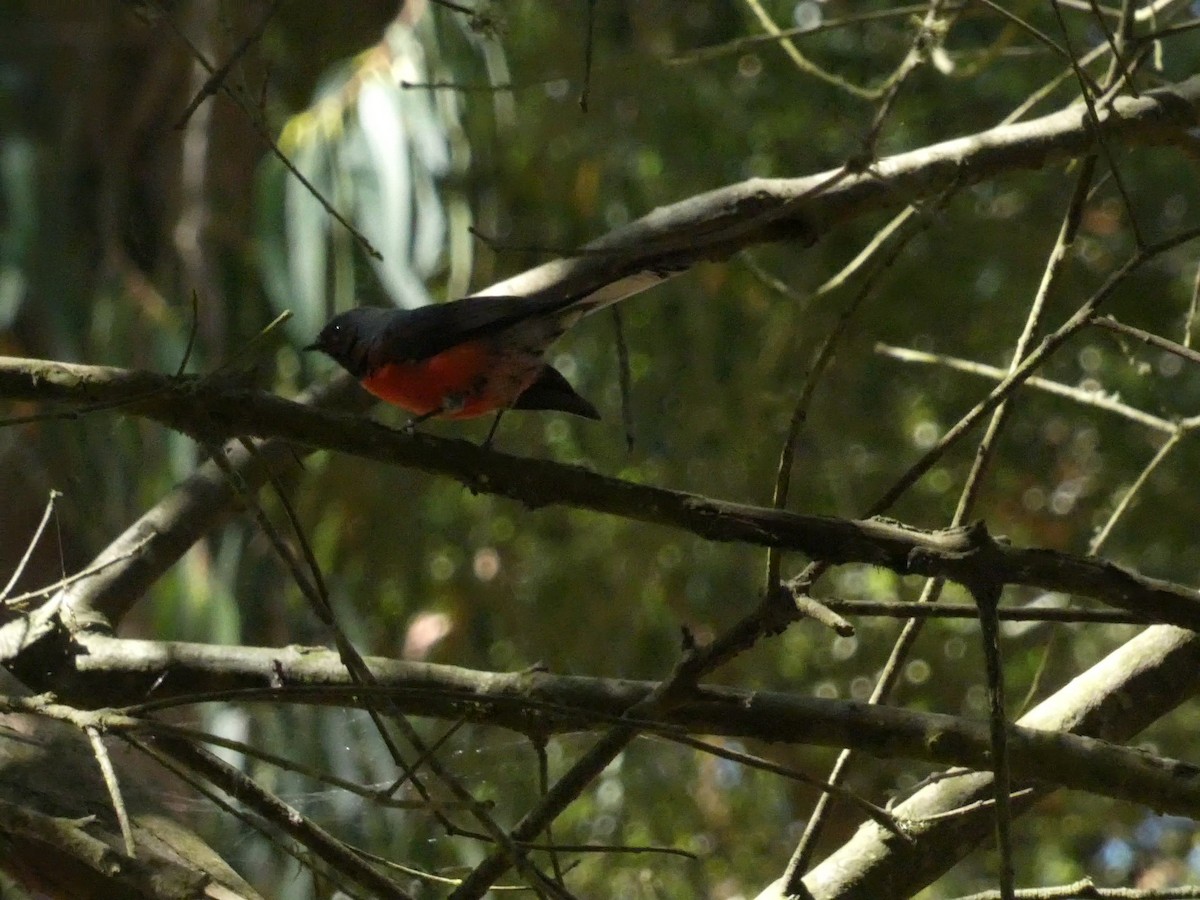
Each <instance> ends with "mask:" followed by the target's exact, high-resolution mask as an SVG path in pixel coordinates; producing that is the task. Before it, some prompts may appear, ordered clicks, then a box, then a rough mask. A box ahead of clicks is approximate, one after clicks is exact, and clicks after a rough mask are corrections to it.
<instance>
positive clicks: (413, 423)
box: [404, 406, 446, 434]
mask: <svg viewBox="0 0 1200 900" xmlns="http://www.w3.org/2000/svg"><path fill="white" fill-rule="evenodd" d="M445 411H446V408H445V407H443V406H439V407H438V408H437V409H431V410H430V411H429V412H427V413H422V414H421V415H419V416H416V417H415V418H412V419H409V420H408V422H407V423H406V424H405V426H404V433H405V434H412V433H413V431H415V430H416V427H417V426H418V425H420V424H421V423H422V422H428V421H429V420H430V419H432V418H433V417H434V416H440V415H441V414H442V413H444V412H445Z"/></svg>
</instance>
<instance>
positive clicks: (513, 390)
mask: <svg viewBox="0 0 1200 900" xmlns="http://www.w3.org/2000/svg"><path fill="white" fill-rule="evenodd" d="M611 302H613V301H612V300H609V301H607V302H603V301H597V300H595V299H592V298H586V299H582V300H580V299H574V298H569V299H566V300H554V299H547V298H545V297H466V298H464V299H462V300H455V301H452V302H449V303H435V304H432V305H430V306H420V307H417V308H416V309H380V308H376V307H360V308H358V309H352V310H349V311H347V312H344V313H340V314H339V315H336V316H334V317H333V319H331V320H330V321H329V324H327V325H326V326H325V328H324V329H322V331H321V333H320V335H318V336H317V340H316V341H315V342H314V343H312V344H310V345H309V346H308V347H305V348H304V349H305V350H320V351H321V352H323V353H326V354H328V355H329V356H331V357H332V358H333V359H334V360H336V361H337V362H338V363H339V364H340V365H341V366H342V367H343V368H344V369H345V370H346V371H347V372H349V373H350V374H351V375H353V376H354V377H355V378H357V379H358V380H359V382H360V383H361V384H362V386H363V387H365V388H366V389H367V390H368V391H370V392H371V393H372V394H374V395H375V396H377V397H379V398H381V399H383V400H387V401H388V402H390V403H394V404H396V405H397V406H399V407H401V408H403V409H405V410H407V411H408V412H411V413H413V414H414V416H415V417H416V418H414V419H413V424H415V423H417V422H421V421H424V420H425V419H428V418H431V417H433V416H447V417H449V418H452V419H466V418H471V417H474V416H482V415H485V414H487V413H489V412H496V413H503V412H504V411H505V410H507V409H556V410H561V411H562V412H568V413H572V414H574V415H577V416H583V417H585V418H588V419H599V418H600V414H599V413H598V412H597V411H596V407H594V406H592V404H591V403H589V402H588V401H587V400H585V399H584V398H583V397H581V396H579V394H577V393H575V389H574V388H572V387H571V385H570V384H568V383H567V379H566V378H564V377H563V375H562V373H561V372H559V371H558V370H557V369H555V368H554V367H553V366H551V365H549V364H548V363H546V362H545V361H544V360H543V359H542V354H544V353H545V352H546V348H547V347H549V346H550V344H551V343H552V342H553V341H554V340H555V339H556V338H558V337H559V336H560V335H561V334H562V333H563V332H564V331H566V330H567V329H568V328H570V327H571V326H572V325H574V324H575V322H577V321H578V320H579V319H580V318H581V317H583V316H584V315H586V314H587V313H590V312H593V311H595V310H596V309H598V308H600V307H601V306H607V305H608V304H609V303H611ZM494 430H495V427H494V426H493V431H494ZM488 437H489V440H490V437H491V435H489V436H488ZM485 443H486V442H485Z"/></svg>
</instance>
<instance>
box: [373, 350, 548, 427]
mask: <svg viewBox="0 0 1200 900" xmlns="http://www.w3.org/2000/svg"><path fill="white" fill-rule="evenodd" d="M515 361H516V360H512V359H505V358H504V357H498V355H497V354H496V353H495V352H494V349H493V348H491V347H489V346H488V343H487V342H486V341H468V342H466V343H463V344H458V345H456V346H454V347H451V348H450V349H449V350H443V351H442V352H441V353H438V354H436V355H435V356H431V357H429V358H428V359H423V360H420V361H419V362H394V363H385V364H384V365H382V366H380V367H379V368H377V369H375V370H374V371H373V372H370V373H368V374H367V375H366V376H364V377H363V379H362V385H363V387H365V388H366V389H367V390H368V391H370V392H371V393H372V394H374V395H375V396H376V397H379V398H380V399H382V400H386V401H388V402H389V403H394V404H396V405H397V406H399V407H401V408H403V409H406V410H408V411H409V412H411V413H413V414H415V415H418V416H424V415H428V414H430V413H432V412H434V411H437V410H440V411H441V414H442V415H444V416H446V417H447V418H451V419H469V418H473V417H474V416H482V415H486V414H487V413H490V412H494V411H496V410H498V409H507V408H508V407H509V406H511V405H512V404H513V403H514V402H515V401H516V399H517V397H519V396H520V395H521V393H522V392H524V391H525V389H526V388H528V387H529V385H530V384H532V383H533V381H534V380H535V378H536V376H537V367H536V365H524V364H523V365H520V366H519V367H517V368H519V369H520V371H517V370H516V369H515V368H514V367H513V366H512V365H506V363H513V362H515ZM531 362H536V361H531Z"/></svg>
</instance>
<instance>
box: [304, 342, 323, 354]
mask: <svg viewBox="0 0 1200 900" xmlns="http://www.w3.org/2000/svg"><path fill="white" fill-rule="evenodd" d="M320 349H321V345H320V343H315V344H309V345H308V346H307V347H301V348H300V350H301V352H303V353H308V352H309V351H311V350H320Z"/></svg>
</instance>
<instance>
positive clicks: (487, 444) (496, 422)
mask: <svg viewBox="0 0 1200 900" xmlns="http://www.w3.org/2000/svg"><path fill="white" fill-rule="evenodd" d="M504 413H505V410H503V409H501V410H498V411H497V412H496V418H494V419H492V427H491V428H489V429H488V433H487V437H485V438H484V439H483V443H482V444H480V446H481V447H482V448H483V449H484V450H489V449H491V446H492V438H494V437H495V436H496V429H497V428H499V427H500V419H501V418H502V417H503V416H504Z"/></svg>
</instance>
